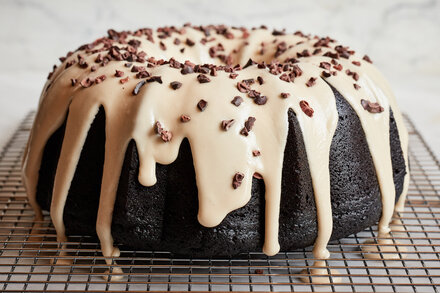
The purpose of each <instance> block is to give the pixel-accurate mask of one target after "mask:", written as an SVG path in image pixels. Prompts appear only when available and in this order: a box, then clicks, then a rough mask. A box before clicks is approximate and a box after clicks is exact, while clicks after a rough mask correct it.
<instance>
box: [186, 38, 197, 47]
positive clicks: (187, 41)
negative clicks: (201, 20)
mask: <svg viewBox="0 0 440 293" xmlns="http://www.w3.org/2000/svg"><path fill="white" fill-rule="evenodd" d="M185 43H186V44H187V45H188V46H190V47H192V46H194V45H195V42H194V41H193V40H190V39H186V42H185Z"/></svg>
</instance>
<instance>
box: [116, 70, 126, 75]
mask: <svg viewBox="0 0 440 293" xmlns="http://www.w3.org/2000/svg"><path fill="white" fill-rule="evenodd" d="M115 76H116V77H123V76H124V71H121V70H116V72H115Z"/></svg>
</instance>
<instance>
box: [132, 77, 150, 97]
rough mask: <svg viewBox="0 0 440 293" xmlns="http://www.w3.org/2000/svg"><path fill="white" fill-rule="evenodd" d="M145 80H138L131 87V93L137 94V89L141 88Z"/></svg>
mask: <svg viewBox="0 0 440 293" xmlns="http://www.w3.org/2000/svg"><path fill="white" fill-rule="evenodd" d="M146 83H147V82H146V81H145V80H141V81H140V82H138V83H137V84H136V86H135V87H134V89H133V92H132V93H133V95H137V94H139V91H140V90H141V88H142V87H143V86H144V85H145V84H146Z"/></svg>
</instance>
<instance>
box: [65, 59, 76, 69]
mask: <svg viewBox="0 0 440 293" xmlns="http://www.w3.org/2000/svg"><path fill="white" fill-rule="evenodd" d="M75 63H76V60H75V59H71V60H69V61H67V62H66V66H65V67H64V69H67V68H69V67H70V66H72V65H73V64H75Z"/></svg>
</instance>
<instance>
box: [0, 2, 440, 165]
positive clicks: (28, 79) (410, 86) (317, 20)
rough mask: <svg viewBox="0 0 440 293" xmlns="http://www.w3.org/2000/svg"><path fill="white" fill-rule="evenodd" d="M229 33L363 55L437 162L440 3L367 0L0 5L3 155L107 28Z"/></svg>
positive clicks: (0, 134) (439, 138) (0, 136)
mask: <svg viewBox="0 0 440 293" xmlns="http://www.w3.org/2000/svg"><path fill="white" fill-rule="evenodd" d="M185 22H191V23H193V24H210V23H214V24H220V23H224V24H228V25H243V26H248V27H251V26H259V25H261V24H266V25H267V26H269V28H286V29H287V30H288V31H291V32H293V31H296V30H298V29H300V30H303V31H304V32H307V33H312V34H318V35H321V36H326V35H329V36H331V37H333V38H335V39H337V40H338V41H340V42H342V43H343V44H345V45H349V46H351V47H352V48H353V49H355V50H357V51H360V52H364V53H368V55H369V56H370V57H371V58H372V59H373V61H374V63H375V64H376V65H377V66H378V67H379V68H380V69H381V70H382V71H383V72H384V74H385V76H387V77H388V79H389V81H390V83H391V85H392V88H393V89H394V92H395V94H396V96H397V99H398V102H399V104H400V106H401V108H402V110H403V111H404V112H406V113H408V115H409V116H410V117H411V118H412V119H413V121H414V122H415V124H416V127H417V128H418V129H419V130H420V131H421V132H422V134H423V135H424V137H425V138H426V139H427V141H428V143H429V144H430V146H431V147H432V148H433V149H434V150H435V152H436V154H437V156H438V157H440V3H439V1H437V0H428V1H424V0H391V1H390V0H389V1H385V0H374V1H349V0H339V1H324V0H322V1H269V0H266V1H256V0H254V1H251V0H227V1H221V0H217V1H202V0H185V1H183V0H180V1H177V0H176V1H165V0H162V1H141V0H137V1H123V0H100V1H84V0H82V1H80V0H74V1H73V0H72V1H60V0H58V1H55V0H52V1H35V0H34V1H18V0H9V1H8V0H0V147H1V146H3V145H4V144H5V143H6V142H7V141H8V139H9V138H10V136H11V135H12V133H13V132H14V131H15V129H16V127H17V126H18V125H19V123H20V121H21V119H22V118H23V117H24V115H25V114H26V113H27V112H28V111H29V110H31V109H36V107H37V104H38V98H39V94H40V91H41V88H42V86H43V83H44V82H45V80H46V77H47V73H48V72H49V71H50V70H51V68H52V65H53V64H54V63H55V62H57V58H58V57H59V56H64V55H65V54H66V52H67V51H69V50H72V49H76V48H77V47H78V46H80V45H82V44H83V43H87V42H90V41H93V40H94V39H96V38H98V37H100V36H103V35H105V34H106V31H107V29H108V28H115V29H131V30H134V29H137V28H139V27H157V26H161V25H182V24H183V23H185Z"/></svg>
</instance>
